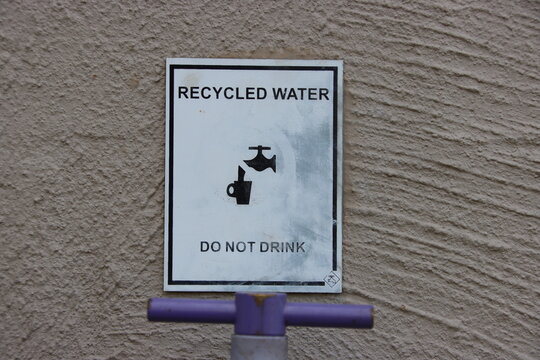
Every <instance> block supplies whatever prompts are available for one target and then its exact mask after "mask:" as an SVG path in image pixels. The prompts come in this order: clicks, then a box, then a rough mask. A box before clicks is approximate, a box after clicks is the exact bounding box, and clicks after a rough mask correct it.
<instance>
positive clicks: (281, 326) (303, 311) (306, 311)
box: [148, 293, 373, 336]
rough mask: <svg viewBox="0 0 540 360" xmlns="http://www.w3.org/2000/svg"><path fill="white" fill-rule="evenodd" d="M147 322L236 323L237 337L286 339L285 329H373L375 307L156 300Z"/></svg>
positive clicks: (280, 299)
mask: <svg viewBox="0 0 540 360" xmlns="http://www.w3.org/2000/svg"><path fill="white" fill-rule="evenodd" d="M148 320H150V321H176V322H203V323H226V324H232V323H234V324H235V327H234V330H235V334H237V335H265V336H283V335H285V327H286V326H319V327H343V328H357V329H371V328H372V327H373V306H371V305H337V304H315V303H287V295H285V294H248V293H237V294H236V298H235V301H227V300H196V299H171V298H161V299H160V298H154V299H150V301H149V302H148Z"/></svg>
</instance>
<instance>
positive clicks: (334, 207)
mask: <svg viewBox="0 0 540 360" xmlns="http://www.w3.org/2000/svg"><path fill="white" fill-rule="evenodd" d="M175 69H205V70H281V71H284V70H285V71H286V70H292V71H332V72H333V76H334V81H333V87H334V96H333V99H332V100H333V102H334V104H333V105H334V106H333V117H334V119H333V142H334V146H333V174H332V176H333V195H332V203H333V205H332V219H333V221H332V270H333V271H336V270H337V181H338V173H337V172H338V168H337V166H338V164H337V150H338V128H337V126H338V67H337V66H272V65H203V64H199V65H183V64H170V65H169V169H168V174H167V175H168V176H169V208H168V214H169V216H168V222H169V223H168V235H169V236H168V248H169V251H168V263H167V265H168V266H167V283H168V285H267V286H276V285H285V286H299V285H301V286H325V285H326V283H325V282H324V281H218V280H216V281H213V280H208V281H207V280H173V278H172V268H173V256H172V254H173V251H172V248H173V221H172V219H173V154H174V152H173V145H174V141H173V137H174V70H175Z"/></svg>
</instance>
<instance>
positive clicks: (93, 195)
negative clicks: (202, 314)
mask: <svg viewBox="0 0 540 360" xmlns="http://www.w3.org/2000/svg"><path fill="white" fill-rule="evenodd" d="M172 3H173V2H172V1H161V2H158V1H148V2H147V3H145V2H140V1H125V2H121V3H116V2H93V1H88V2H78V1H76V2H72V1H40V2H38V1H35V2H31V1H7V0H2V1H0V64H1V66H0V86H1V89H2V90H1V96H2V97H1V101H0V117H1V121H0V246H1V248H0V249H1V251H0V287H1V288H0V289H1V291H0V313H1V320H0V351H1V353H0V358H2V359H80V358H83V359H174V358H180V359H214V358H215V359H225V358H227V356H228V355H227V354H228V351H229V336H230V334H231V332H232V328H231V327H230V326H225V325H222V326H215V325H193V324H184V325H178V324H154V323H148V322H147V321H146V317H145V311H146V301H147V299H148V298H149V297H152V296H199V297H206V298H230V295H229V294H187V295H182V294H180V295H178V294H177V295H174V294H164V293H163V292H162V290H161V289H162V261H163V260H162V231H163V210H162V209H163V181H164V180H163V179H164V172H163V162H164V94H165V90H164V81H165V76H164V71H165V66H164V64H165V58H166V57H173V56H175V57H247V58H267V57H280V58H314V59H343V60H344V62H345V87H346V106H345V107H346V109H345V117H344V120H345V121H344V136H345V138H344V150H345V164H344V179H345V190H344V280H345V282H344V293H343V294H341V295H293V296H291V298H292V299H293V300H296V301H320V302H342V303H345V302H351V303H372V304H374V305H376V307H377V309H378V310H377V317H376V324H375V329H374V330H372V331H354V330H332V329H307V328H305V329H290V330H289V336H290V357H291V359H321V358H327V359H356V358H359V357H361V356H363V357H364V358H366V359H538V358H540V350H539V348H540V342H539V340H538V339H539V333H540V315H539V314H540V311H539V310H540V304H539V301H540V300H539V299H540V277H539V275H540V271H539V262H540V245H539V235H540V234H539V232H540V220H539V219H540V186H539V174H540V150H539V149H540V147H539V143H540V122H539V111H538V100H539V94H540V89H539V77H540V71H539V67H538V61H539V60H538V59H539V55H540V54H539V45H540V44H539V42H540V40H539V39H540V36H539V35H540V21H539V17H540V11H539V5H538V2H534V1H530V2H527V1H499V2H489V3H488V2H487V1H476V2H470V1H457V2H449V1H435V2H433V1H428V0H424V1H418V2H403V3H402V2H398V1H390V0H388V1H381V2H379V1H358V2H353V1H349V2H347V1H340V0H333V1H326V2H322V1H318V2H311V1H309V2H308V1H290V2H284V1H278V2H274V1H259V2H254V1H250V2H248V1H236V2H229V1H189V2H182V3H181V4H174V5H173V4H172ZM175 3H176V2H175Z"/></svg>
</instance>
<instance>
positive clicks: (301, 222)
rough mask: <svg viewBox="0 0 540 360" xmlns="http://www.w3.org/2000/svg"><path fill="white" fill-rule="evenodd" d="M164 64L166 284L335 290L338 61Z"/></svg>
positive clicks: (338, 279)
mask: <svg viewBox="0 0 540 360" xmlns="http://www.w3.org/2000/svg"><path fill="white" fill-rule="evenodd" d="M166 71H167V75H166V77H167V78H166V89H167V94H166V99H167V100H166V102H167V104H166V186H165V187H166V197H165V199H166V200H165V279H164V280H165V290H168V291H282V292H341V279H342V275H341V163H342V153H341V148H342V145H341V137H342V134H341V128H342V127H341V124H342V62H341V61H303V60H237V59H228V60H225V59H220V60H217V59H168V60H167V70H166Z"/></svg>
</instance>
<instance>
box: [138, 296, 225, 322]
mask: <svg viewBox="0 0 540 360" xmlns="http://www.w3.org/2000/svg"><path fill="white" fill-rule="evenodd" d="M147 316H148V320H150V321H175V322H197V323H198V322H200V323H225V324H232V323H234V320H235V307H234V302H232V301H228V300H196V299H170V298H153V299H150V301H149V302H148V311H147Z"/></svg>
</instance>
